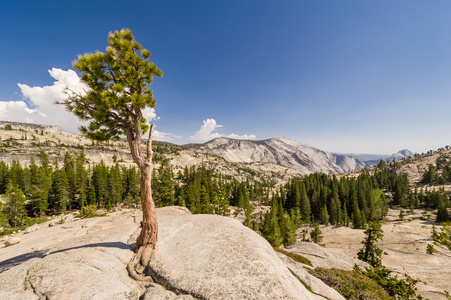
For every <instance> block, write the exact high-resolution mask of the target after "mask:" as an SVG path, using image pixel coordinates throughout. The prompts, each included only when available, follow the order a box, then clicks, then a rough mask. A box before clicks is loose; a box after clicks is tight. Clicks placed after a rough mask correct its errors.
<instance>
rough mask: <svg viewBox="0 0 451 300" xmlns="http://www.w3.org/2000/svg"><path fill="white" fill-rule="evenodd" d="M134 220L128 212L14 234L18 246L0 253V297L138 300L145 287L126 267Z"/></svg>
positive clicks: (130, 253)
mask: <svg viewBox="0 0 451 300" xmlns="http://www.w3.org/2000/svg"><path fill="white" fill-rule="evenodd" d="M134 220H136V215H133V214H132V213H126V214H123V215H116V216H112V217H105V218H92V219H86V220H79V221H74V222H70V223H64V224H60V225H56V226H54V227H48V226H42V228H41V229H38V230H35V231H33V232H30V233H28V234H26V235H24V234H23V235H21V234H18V236H20V237H21V239H22V242H21V243H20V244H17V245H13V246H10V247H7V248H2V249H0V299H21V300H23V299H48V300H51V299H67V300H70V299H74V300H75V299H138V297H139V295H141V294H142V293H143V292H144V288H143V287H141V286H140V285H139V284H137V283H136V282H135V281H133V280H131V279H130V278H129V276H128V273H127V271H126V269H125V265H126V264H127V262H128V261H129V260H130V258H131V257H132V256H133V251H132V249H131V247H130V246H129V245H128V239H129V238H130V236H131V235H132V234H133V233H134V232H135V231H136V230H137V228H138V226H139V225H138V223H135V222H134ZM100 224H102V225H100ZM44 225H46V224H44ZM92 226H97V227H98V226H102V227H103V228H104V229H103V230H99V231H96V232H92V231H90V230H89V228H91V227H92Z"/></svg>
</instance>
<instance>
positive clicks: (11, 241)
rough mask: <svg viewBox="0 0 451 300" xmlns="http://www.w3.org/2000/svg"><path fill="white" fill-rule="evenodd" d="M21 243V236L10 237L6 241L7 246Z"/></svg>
mask: <svg viewBox="0 0 451 300" xmlns="http://www.w3.org/2000/svg"><path fill="white" fill-rule="evenodd" d="M19 243H20V238H18V237H15V238H10V239H9V240H7V241H6V243H5V247H9V246H12V245H15V244H19Z"/></svg>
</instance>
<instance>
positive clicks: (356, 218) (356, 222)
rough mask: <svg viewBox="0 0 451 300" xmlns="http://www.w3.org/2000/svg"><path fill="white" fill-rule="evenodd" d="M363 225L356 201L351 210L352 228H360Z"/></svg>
mask: <svg viewBox="0 0 451 300" xmlns="http://www.w3.org/2000/svg"><path fill="white" fill-rule="evenodd" d="M363 215H364V214H363ZM363 225H364V222H363V220H362V212H361V211H360V209H359V206H358V205H357V203H356V202H354V205H353V211H352V227H353V228H354V229H362V228H363Z"/></svg>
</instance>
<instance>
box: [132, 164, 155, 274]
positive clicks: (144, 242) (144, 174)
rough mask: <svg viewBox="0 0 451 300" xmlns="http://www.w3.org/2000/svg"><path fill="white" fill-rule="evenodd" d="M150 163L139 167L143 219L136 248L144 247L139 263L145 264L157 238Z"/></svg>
mask: <svg viewBox="0 0 451 300" xmlns="http://www.w3.org/2000/svg"><path fill="white" fill-rule="evenodd" d="M150 182H151V165H148V164H146V165H145V166H144V168H142V169H141V205H142V210H143V221H142V228H141V233H140V234H139V236H138V239H137V240H136V249H139V248H141V247H144V249H143V252H142V255H141V264H142V265H143V266H146V265H147V264H148V263H149V260H150V257H151V255H152V250H153V249H155V246H156V244H157V238H158V223H157V214H156V211H155V203H154V201H153V198H152V187H151V185H150Z"/></svg>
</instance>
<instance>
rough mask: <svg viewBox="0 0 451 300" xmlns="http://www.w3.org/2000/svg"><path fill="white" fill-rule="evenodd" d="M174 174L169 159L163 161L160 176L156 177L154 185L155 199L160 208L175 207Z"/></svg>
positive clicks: (159, 170)
mask: <svg viewBox="0 0 451 300" xmlns="http://www.w3.org/2000/svg"><path fill="white" fill-rule="evenodd" d="M173 177H174V173H173V171H172V166H171V163H170V162H169V160H168V159H163V160H162V161H161V165H160V168H159V169H158V175H157V176H156V178H155V179H156V180H155V185H154V190H153V191H154V195H155V196H154V198H155V202H156V203H157V204H158V205H159V206H170V205H174V202H175V196H174V181H173Z"/></svg>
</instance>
